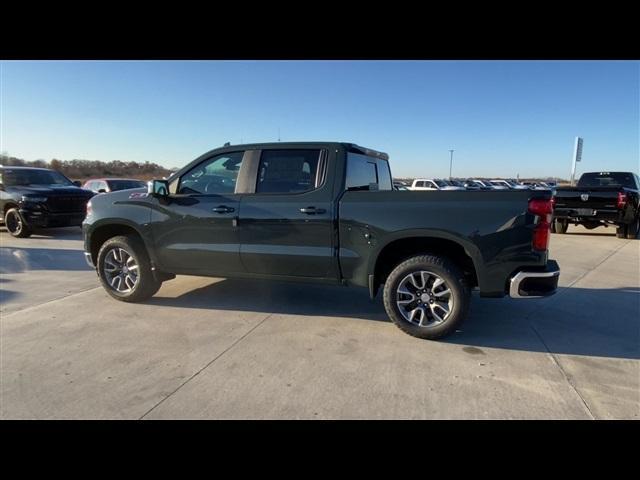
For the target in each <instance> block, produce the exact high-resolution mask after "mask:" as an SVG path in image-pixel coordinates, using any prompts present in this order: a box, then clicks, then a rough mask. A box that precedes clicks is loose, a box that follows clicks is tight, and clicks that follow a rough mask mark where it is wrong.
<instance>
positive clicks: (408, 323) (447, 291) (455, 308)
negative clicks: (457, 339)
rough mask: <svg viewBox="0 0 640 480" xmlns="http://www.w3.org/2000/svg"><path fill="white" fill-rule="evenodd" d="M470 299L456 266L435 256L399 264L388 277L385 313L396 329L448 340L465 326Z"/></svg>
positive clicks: (429, 338) (384, 294) (385, 286)
mask: <svg viewBox="0 0 640 480" xmlns="http://www.w3.org/2000/svg"><path fill="white" fill-rule="evenodd" d="M470 296H471V293H470V290H469V286H468V285H467V282H466V279H465V277H464V275H463V274H462V272H461V271H460V269H459V268H458V267H457V265H456V264H454V263H453V262H452V261H450V260H448V259H446V258H443V257H439V256H435V255H419V256H416V257H412V258H409V259H407V260H405V261H403V262H402V263H400V264H399V265H398V266H397V267H395V268H394V269H393V271H392V272H391V273H390V274H389V277H388V278H387V280H386V282H385V285H384V293H383V298H384V307H385V310H386V311H387V315H389V318H390V319H391V320H392V321H393V322H394V323H395V324H396V326H397V327H398V328H400V330H402V331H403V332H405V333H408V334H409V335H412V336H414V337H418V338H423V339H427V340H437V339H439V338H443V337H446V336H447V335H449V334H451V333H453V332H454V331H455V330H456V329H457V328H458V327H459V326H460V325H461V324H462V322H463V320H464V319H465V318H466V316H467V311H468V310H469V299H470Z"/></svg>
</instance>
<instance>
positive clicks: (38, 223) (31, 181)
mask: <svg viewBox="0 0 640 480" xmlns="http://www.w3.org/2000/svg"><path fill="white" fill-rule="evenodd" d="M78 183H79V182H72V181H71V180H69V179H68V178H67V177H65V176H64V175H63V174H61V173H60V172H56V171H55V170H47V169H46V168H31V167H1V166H0V211H1V212H2V219H3V220H4V224H5V226H6V228H7V230H8V232H9V233H10V234H11V235H13V236H14V237H19V238H25V237H28V236H29V235H31V233H32V231H33V229H34V228H48V227H71V226H80V225H82V221H83V220H84V217H85V214H86V207H87V202H88V201H89V199H90V198H91V197H93V195H94V193H93V192H91V191H89V190H85V189H83V188H80V187H79V186H78Z"/></svg>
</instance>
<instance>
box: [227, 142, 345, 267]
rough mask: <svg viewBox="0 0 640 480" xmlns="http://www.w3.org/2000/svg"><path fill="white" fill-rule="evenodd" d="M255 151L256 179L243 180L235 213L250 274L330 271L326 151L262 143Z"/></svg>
mask: <svg viewBox="0 0 640 480" xmlns="http://www.w3.org/2000/svg"><path fill="white" fill-rule="evenodd" d="M255 155H256V156H255V165H256V167H257V168H256V169H255V170H256V171H255V174H254V176H253V178H252V181H253V182H255V183H253V184H251V185H248V186H247V187H248V193H245V194H244V195H243V199H242V204H241V206H240V215H239V231H240V242H241V246H240V258H241V260H242V264H243V266H244V268H245V269H246V271H247V272H250V273H254V274H265V275H283V276H295V277H309V278H327V277H334V276H335V272H334V265H335V262H334V258H335V255H334V238H333V232H334V225H333V218H334V205H333V202H332V198H333V194H332V189H333V185H332V184H331V183H330V182H328V181H326V179H327V169H328V165H329V163H330V162H329V151H328V150H326V149H322V148H299V149H265V150H262V151H260V152H255ZM331 164H332V165H333V163H331Z"/></svg>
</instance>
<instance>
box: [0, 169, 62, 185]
mask: <svg viewBox="0 0 640 480" xmlns="http://www.w3.org/2000/svg"><path fill="white" fill-rule="evenodd" d="M2 183H3V184H4V185H5V186H7V187H15V186H28V185H43V186H45V185H46V186H51V185H59V186H65V187H73V186H74V185H73V182H72V181H71V180H69V179H68V178H67V177H65V176H64V175H62V174H61V173H59V172H56V171H54V170H27V169H24V170H23V169H16V170H12V169H8V168H5V169H3V170H2Z"/></svg>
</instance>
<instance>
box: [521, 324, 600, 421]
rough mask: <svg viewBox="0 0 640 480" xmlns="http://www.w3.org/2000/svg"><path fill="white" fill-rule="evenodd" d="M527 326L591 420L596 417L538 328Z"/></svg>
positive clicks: (531, 325)
mask: <svg viewBox="0 0 640 480" xmlns="http://www.w3.org/2000/svg"><path fill="white" fill-rule="evenodd" d="M529 326H530V327H531V330H533V331H534V332H535V334H536V336H537V337H538V339H539V340H540V342H541V343H542V345H544V348H545V349H546V350H547V354H548V355H549V356H550V357H551V360H552V361H553V363H554V364H555V365H556V367H558V369H559V370H560V373H562V376H563V377H564V379H565V380H566V382H567V383H568V384H569V386H570V387H571V388H572V389H573V391H574V392H575V394H576V395H577V396H578V398H579V399H580V400H581V401H582V404H583V405H584V408H585V409H586V410H587V412H588V413H589V416H590V417H591V420H595V419H596V417H595V415H594V414H593V412H592V411H591V408H589V404H588V403H587V401H586V400H585V399H584V397H583V396H582V395H581V394H580V392H579V391H578V388H577V387H576V386H575V385H574V383H573V382H572V381H571V378H570V377H569V375H567V372H565V371H564V368H562V365H560V362H559V361H558V359H557V358H556V356H555V354H554V353H553V352H552V351H551V349H550V348H549V346H548V345H547V343H546V342H545V341H544V339H543V338H542V335H540V332H538V330H536V327H534V326H533V324H529Z"/></svg>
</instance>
